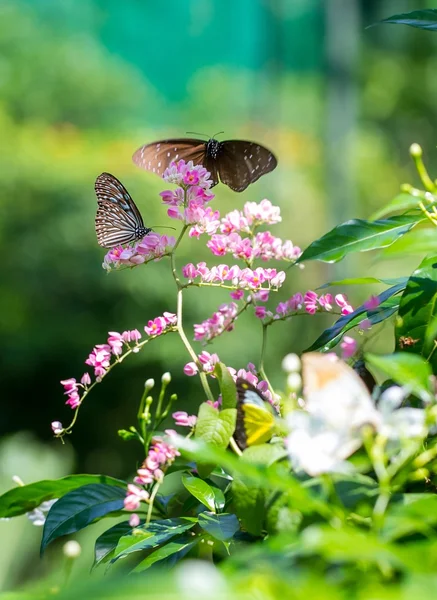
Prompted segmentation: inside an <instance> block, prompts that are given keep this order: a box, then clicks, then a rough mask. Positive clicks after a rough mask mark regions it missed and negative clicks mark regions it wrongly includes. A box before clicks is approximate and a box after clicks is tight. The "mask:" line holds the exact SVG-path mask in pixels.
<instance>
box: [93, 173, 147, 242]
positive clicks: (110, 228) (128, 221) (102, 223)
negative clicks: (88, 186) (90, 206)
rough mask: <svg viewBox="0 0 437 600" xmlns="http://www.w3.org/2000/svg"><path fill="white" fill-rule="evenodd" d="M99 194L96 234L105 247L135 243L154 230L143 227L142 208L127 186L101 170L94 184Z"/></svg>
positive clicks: (97, 194)
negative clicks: (137, 205)
mask: <svg viewBox="0 0 437 600" xmlns="http://www.w3.org/2000/svg"><path fill="white" fill-rule="evenodd" d="M94 189H95V190H96V196H97V204H98V208H97V214H96V234H97V241H98V243H99V244H100V246H103V248H113V247H114V246H118V245H119V244H127V243H129V242H135V241H136V240H139V239H141V238H143V237H144V236H145V235H147V234H148V233H150V231H152V230H151V229H149V228H148V227H144V222H143V218H142V216H141V214H140V211H139V210H138V208H137V207H136V205H135V202H134V201H133V200H132V198H131V196H130V194H129V192H128V191H127V189H126V188H125V187H124V185H123V184H122V183H121V182H120V181H118V179H117V178H116V177H114V175H111V174H110V173H102V174H101V175H99V176H98V177H97V179H96V183H95V185H94Z"/></svg>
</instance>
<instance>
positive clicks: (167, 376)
mask: <svg viewBox="0 0 437 600" xmlns="http://www.w3.org/2000/svg"><path fill="white" fill-rule="evenodd" d="M161 381H162V383H166V384H169V383H170V381H171V374H170V373H169V372H168V371H167V373H164V374H163V376H162V377H161Z"/></svg>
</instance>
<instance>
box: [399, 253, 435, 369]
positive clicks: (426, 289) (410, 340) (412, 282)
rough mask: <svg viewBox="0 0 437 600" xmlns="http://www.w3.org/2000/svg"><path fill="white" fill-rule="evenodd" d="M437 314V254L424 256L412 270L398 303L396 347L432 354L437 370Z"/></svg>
mask: <svg viewBox="0 0 437 600" xmlns="http://www.w3.org/2000/svg"><path fill="white" fill-rule="evenodd" d="M436 316H437V257H434V256H431V257H428V258H425V260H423V261H422V262H421V264H420V265H419V267H418V268H417V269H416V270H415V271H414V272H413V273H412V275H411V277H410V278H409V280H408V283H407V286H406V288H405V291H404V293H403V295H402V298H401V302H400V305H399V317H398V320H397V323H396V330H395V335H396V349H397V350H403V351H404V352H411V353H413V354H420V355H421V356H423V358H425V359H428V358H429V357H431V358H430V362H431V365H432V367H433V369H434V371H435V372H437V352H435V351H434V350H435V345H434V337H433V336H432V335H431V334H432V333H433V332H434V329H435V318H436Z"/></svg>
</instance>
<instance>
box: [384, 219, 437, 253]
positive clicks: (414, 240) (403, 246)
mask: <svg viewBox="0 0 437 600" xmlns="http://www.w3.org/2000/svg"><path fill="white" fill-rule="evenodd" d="M431 252H432V253H434V254H436V253H437V229H436V228H435V227H432V228H428V229H423V228H422V229H415V230H414V231H410V232H408V233H407V234H406V235H404V237H402V238H400V239H399V240H397V241H396V242H395V243H394V244H392V245H391V246H390V247H389V248H386V249H385V250H383V252H382V253H381V255H382V256H384V257H387V258H392V257H393V258H395V257H397V258H402V257H404V256H405V255H407V254H422V255H424V254H429V253H431Z"/></svg>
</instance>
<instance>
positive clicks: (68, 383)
mask: <svg viewBox="0 0 437 600" xmlns="http://www.w3.org/2000/svg"><path fill="white" fill-rule="evenodd" d="M61 385H63V386H64V388H65V392H64V394H71V393H72V392H77V382H76V380H75V379H74V378H73V377H70V379H64V380H63V381H61Z"/></svg>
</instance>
